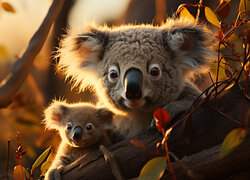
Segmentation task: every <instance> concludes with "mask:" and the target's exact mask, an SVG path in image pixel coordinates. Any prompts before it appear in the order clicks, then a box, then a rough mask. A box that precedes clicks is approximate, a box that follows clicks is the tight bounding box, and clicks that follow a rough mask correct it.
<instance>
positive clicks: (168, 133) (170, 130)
mask: <svg viewBox="0 0 250 180" xmlns="http://www.w3.org/2000/svg"><path fill="white" fill-rule="evenodd" d="M172 129H173V128H172V127H171V128H169V129H168V130H167V131H166V132H165V136H164V138H163V139H162V141H161V144H162V145H163V144H164V143H165V142H166V141H167V140H168V137H169V136H170V133H171V132H172Z"/></svg>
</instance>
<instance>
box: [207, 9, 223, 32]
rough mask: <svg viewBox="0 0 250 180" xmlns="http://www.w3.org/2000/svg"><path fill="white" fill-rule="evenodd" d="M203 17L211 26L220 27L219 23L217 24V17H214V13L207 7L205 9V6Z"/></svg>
mask: <svg viewBox="0 0 250 180" xmlns="http://www.w3.org/2000/svg"><path fill="white" fill-rule="evenodd" d="M205 16H206V18H207V20H208V21H209V22H210V23H211V24H213V25H215V26H217V27H218V28H219V27H220V22H219V20H218V18H217V16H216V15H215V14H214V12H213V11H212V10H211V9H210V8H209V7H207V6H206V7H205Z"/></svg>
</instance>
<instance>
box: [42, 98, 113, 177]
mask: <svg viewBox="0 0 250 180" xmlns="http://www.w3.org/2000/svg"><path fill="white" fill-rule="evenodd" d="M112 116H113V113H112V112H110V111H108V110H106V109H104V108H97V107H95V106H94V105H92V104H88V103H79V104H67V103H64V102H60V101H54V102H53V103H52V104H51V105H50V106H49V107H48V108H47V109H46V110H45V120H44V123H45V125H46V128H48V129H54V130H57V131H58V132H59V133H60V136H61V139H62V142H61V144H60V146H59V148H58V151H57V153H56V157H55V159H54V161H53V163H52V165H51V167H50V168H49V170H48V171H47V173H46V174H45V179H61V175H60V173H61V170H62V168H63V167H64V166H66V165H68V164H70V163H72V162H73V161H75V160H76V159H78V158H79V157H81V156H82V155H84V154H86V153H88V152H91V151H93V150H96V149H98V148H99V146H100V145H101V144H103V145H104V146H108V145H110V143H111V142H110V140H109V138H108V137H107V135H106V133H105V131H104V128H105V125H110V123H111V121H112ZM107 127H108V126H107Z"/></svg>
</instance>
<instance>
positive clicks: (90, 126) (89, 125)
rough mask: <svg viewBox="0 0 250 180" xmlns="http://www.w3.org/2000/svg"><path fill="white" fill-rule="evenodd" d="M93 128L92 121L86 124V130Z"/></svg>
mask: <svg viewBox="0 0 250 180" xmlns="http://www.w3.org/2000/svg"><path fill="white" fill-rule="evenodd" d="M93 128H94V125H93V124H92V123H88V124H87V125H86V130H87V131H92V130H93Z"/></svg>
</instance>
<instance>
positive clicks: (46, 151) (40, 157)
mask: <svg viewBox="0 0 250 180" xmlns="http://www.w3.org/2000/svg"><path fill="white" fill-rule="evenodd" d="M50 149H51V146H50V147H49V148H47V149H46V150H45V151H44V152H43V153H42V154H41V155H40V156H39V157H38V158H37V159H36V161H35V162H34V164H33V165H32V169H35V168H37V167H38V166H39V165H40V164H41V163H42V162H43V160H44V159H45V158H46V157H47V155H48V153H49V151H50Z"/></svg>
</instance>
